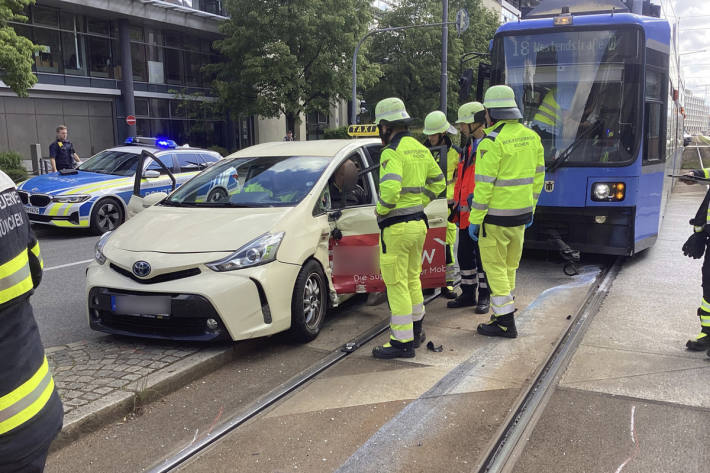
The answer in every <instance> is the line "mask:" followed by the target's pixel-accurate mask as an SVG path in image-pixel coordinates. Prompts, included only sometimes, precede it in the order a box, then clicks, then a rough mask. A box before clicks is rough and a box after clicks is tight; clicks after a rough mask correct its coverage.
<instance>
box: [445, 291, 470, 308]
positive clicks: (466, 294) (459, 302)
mask: <svg viewBox="0 0 710 473" xmlns="http://www.w3.org/2000/svg"><path fill="white" fill-rule="evenodd" d="M469 287H470V289H469ZM462 291H463V292H461V295H460V296H458V297H457V298H456V299H454V300H453V301H449V302H447V303H446V307H448V308H449V309H458V308H459V307H471V306H474V305H476V296H475V295H474V294H475V293H476V287H475V286H473V287H471V286H465V287H464V288H462Z"/></svg>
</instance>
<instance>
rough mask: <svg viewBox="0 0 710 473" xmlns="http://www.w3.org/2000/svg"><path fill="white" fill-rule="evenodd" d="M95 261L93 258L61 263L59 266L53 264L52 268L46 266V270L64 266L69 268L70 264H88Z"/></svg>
mask: <svg viewBox="0 0 710 473" xmlns="http://www.w3.org/2000/svg"><path fill="white" fill-rule="evenodd" d="M92 261H94V259H93V258H91V259H85V260H84V261H76V262H74V263H67V264H60V265H59V266H52V267H50V268H44V271H51V270H53V269H62V268H68V267H69V266H76V265H77V264H86V263H91V262H92Z"/></svg>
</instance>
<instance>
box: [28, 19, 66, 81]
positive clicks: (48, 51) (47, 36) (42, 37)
mask: <svg viewBox="0 0 710 473" xmlns="http://www.w3.org/2000/svg"><path fill="white" fill-rule="evenodd" d="M34 40H35V43H37V45H38V46H39V48H40V50H39V52H35V67H36V68H37V72H51V73H56V74H58V73H59V72H60V71H59V63H60V62H61V56H60V47H59V44H60V43H59V31H57V30H50V29H45V28H35V32H34Z"/></svg>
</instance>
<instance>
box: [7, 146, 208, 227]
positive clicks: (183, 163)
mask: <svg viewBox="0 0 710 473" xmlns="http://www.w3.org/2000/svg"><path fill="white" fill-rule="evenodd" d="M143 150H146V151H148V152H150V153H151V154H152V156H154V157H156V158H158V159H159V160H160V161H161V162H162V164H163V166H161V163H158V162H156V161H155V159H153V158H150V159H146V160H144V164H143V166H142V169H141V172H142V177H143V179H142V180H141V183H140V193H141V195H142V196H145V195H148V194H152V193H157V192H170V191H171V190H172V187H173V182H172V178H173V176H174V179H175V184H174V185H175V186H180V185H181V184H182V183H184V182H186V181H187V180H188V179H190V178H191V177H192V176H194V175H195V174H197V173H198V172H199V171H201V170H202V169H205V168H206V167H208V166H209V165H211V164H212V163H214V162H216V161H218V160H219V159H220V158H221V156H220V155H219V153H216V152H214V151H208V150H204V149H198V148H184V147H180V148H178V147H177V144H176V143H175V142H174V141H172V140H165V139H156V138H143V137H132V138H128V139H127V140H126V143H125V146H119V147H115V148H110V149H107V150H104V151H101V152H100V153H98V154H96V155H94V156H92V157H91V158H89V159H88V160H86V161H85V162H84V163H82V164H81V165H80V166H79V168H78V169H76V170H68V171H67V170H65V171H60V172H54V173H50V174H44V175H41V176H37V177H33V178H31V179H29V180H27V181H25V182H23V183H22V184H20V185H19V186H18V193H19V194H20V198H21V199H22V202H23V204H25V210H26V211H27V214H28V217H29V219H30V221H32V222H33V223H39V224H46V225H54V226H58V227H71V228H90V229H91V231H92V232H93V233H95V234H98V235H100V234H102V233H104V232H107V231H111V230H114V229H115V228H116V227H118V226H119V225H120V224H121V223H123V221H124V220H125V219H126V217H127V215H129V214H127V209H128V207H127V206H128V202H129V199H130V197H131V195H132V191H133V187H134V179H135V175H136V168H137V166H138V163H139V161H141V160H140V159H139V158H140V156H141V152H142V151H143Z"/></svg>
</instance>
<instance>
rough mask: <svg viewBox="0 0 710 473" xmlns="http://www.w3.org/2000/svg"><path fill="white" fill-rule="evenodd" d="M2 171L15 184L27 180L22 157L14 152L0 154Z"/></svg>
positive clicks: (0, 168)
mask: <svg viewBox="0 0 710 473" xmlns="http://www.w3.org/2000/svg"><path fill="white" fill-rule="evenodd" d="M0 170H2V171H4V172H5V174H7V175H8V176H10V179H12V180H13V181H15V182H21V181H24V180H25V179H27V171H26V170H25V168H24V167H22V156H20V154H19V153H16V152H14V151H4V152H0Z"/></svg>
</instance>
